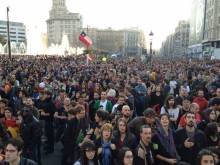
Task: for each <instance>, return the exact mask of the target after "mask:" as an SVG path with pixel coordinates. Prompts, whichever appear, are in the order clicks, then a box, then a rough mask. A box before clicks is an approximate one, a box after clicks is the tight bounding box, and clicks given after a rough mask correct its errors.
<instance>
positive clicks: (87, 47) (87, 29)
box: [86, 25, 89, 66]
mask: <svg viewBox="0 0 220 165" xmlns="http://www.w3.org/2000/svg"><path fill="white" fill-rule="evenodd" d="M86 34H87V36H88V34H89V25H87V28H86ZM86 50H87V55H86V63H87V66H88V65H89V60H88V54H89V46H88V45H87V46H86Z"/></svg>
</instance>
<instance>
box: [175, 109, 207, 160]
mask: <svg viewBox="0 0 220 165" xmlns="http://www.w3.org/2000/svg"><path fill="white" fill-rule="evenodd" d="M185 116H186V126H185V128H182V129H179V130H177V131H176V133H175V136H174V137H175V144H176V149H177V152H178V153H179V155H180V157H181V160H183V161H185V162H188V163H191V164H194V163H195V159H194V158H195V157H196V155H197V154H198V152H199V151H200V150H201V149H203V148H204V147H206V138H205V134H204V133H203V132H202V131H200V130H198V129H196V126H195V125H196V121H195V114H194V113H193V112H187V113H186V114H185Z"/></svg>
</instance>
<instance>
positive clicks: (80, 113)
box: [73, 104, 86, 119]
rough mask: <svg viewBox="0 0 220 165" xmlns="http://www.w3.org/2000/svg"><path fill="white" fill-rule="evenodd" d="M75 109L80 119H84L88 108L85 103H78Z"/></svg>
mask: <svg viewBox="0 0 220 165" xmlns="http://www.w3.org/2000/svg"><path fill="white" fill-rule="evenodd" d="M73 109H74V113H75V114H76V117H77V118H78V119H82V118H84V117H85V114H86V110H85V107H84V106H83V105H79V104H77V105H76V106H75V107H74V108H73Z"/></svg>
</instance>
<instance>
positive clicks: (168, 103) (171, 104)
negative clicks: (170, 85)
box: [165, 95, 176, 108]
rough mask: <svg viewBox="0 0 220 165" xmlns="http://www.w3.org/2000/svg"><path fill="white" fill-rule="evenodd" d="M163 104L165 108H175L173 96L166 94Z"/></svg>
mask: <svg viewBox="0 0 220 165" xmlns="http://www.w3.org/2000/svg"><path fill="white" fill-rule="evenodd" d="M165 106H166V107H167V108H171V107H172V108H176V103H175V98H174V96H172V95H169V96H167V98H166V101H165Z"/></svg>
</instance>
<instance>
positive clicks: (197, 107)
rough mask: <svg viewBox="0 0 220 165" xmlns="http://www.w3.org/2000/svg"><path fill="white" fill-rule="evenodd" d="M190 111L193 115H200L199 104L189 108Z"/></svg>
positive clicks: (193, 104)
mask: <svg viewBox="0 0 220 165" xmlns="http://www.w3.org/2000/svg"><path fill="white" fill-rule="evenodd" d="M189 111H190V112H193V113H198V112H199V104H197V103H192V104H191V105H190V107H189Z"/></svg>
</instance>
